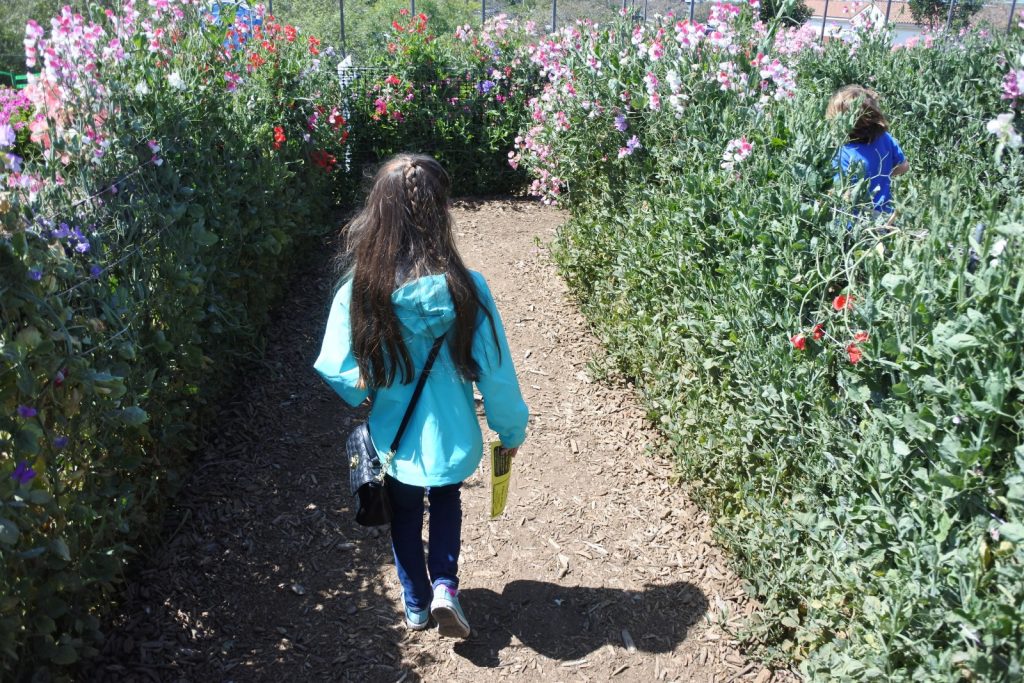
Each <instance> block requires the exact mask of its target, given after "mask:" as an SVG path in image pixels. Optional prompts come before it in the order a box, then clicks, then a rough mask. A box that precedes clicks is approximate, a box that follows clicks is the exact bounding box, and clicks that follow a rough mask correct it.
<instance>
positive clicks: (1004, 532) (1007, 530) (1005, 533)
mask: <svg viewBox="0 0 1024 683" xmlns="http://www.w3.org/2000/svg"><path fill="white" fill-rule="evenodd" d="M999 537H1000V538H1003V539H1005V540H1007V541H1010V542H1011V543H1020V542H1021V541H1024V524H1020V523H1019V522H1010V523H1008V524H1003V525H1002V526H1000V527H999Z"/></svg>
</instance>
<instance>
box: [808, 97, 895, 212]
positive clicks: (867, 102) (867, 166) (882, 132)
mask: <svg viewBox="0 0 1024 683" xmlns="http://www.w3.org/2000/svg"><path fill="white" fill-rule="evenodd" d="M854 110H855V111H859V112H860V113H859V115H858V116H857V120H856V121H855V122H854V124H853V130H851V131H850V141H849V142H847V143H846V144H845V145H843V147H842V149H840V150H839V153H838V154H836V156H835V157H834V158H833V159H832V166H833V167H834V168H836V170H837V172H836V176H835V180H836V183H839V182H841V181H842V180H843V179H844V178H845V179H847V180H848V181H850V182H857V181H859V180H865V179H866V180H867V181H868V192H869V193H870V196H871V202H872V204H873V205H874V209H875V211H876V212H877V213H879V214H892V213H893V212H894V209H893V202H892V187H891V185H892V178H893V177H895V176H899V175H903V174H904V173H906V172H907V171H909V170H910V164H909V163H908V162H907V158H906V156H905V155H904V154H903V150H902V149H900V145H899V143H898V142H896V139H895V138H894V137H893V136H892V135H890V134H889V121H888V120H887V119H886V118H885V114H883V113H882V109H881V107H879V105H878V93H877V92H875V91H874V90H871V89H870V88H865V87H863V86H860V85H847V86H844V87H842V88H840V89H839V90H837V91H836V93H835V94H834V95H832V98H831V99H830V100H829V102H828V108H827V109H826V110H825V116H826V117H827V118H830V119H832V118H835V117H836V116H840V115H842V114H845V113H847V112H849V111H854Z"/></svg>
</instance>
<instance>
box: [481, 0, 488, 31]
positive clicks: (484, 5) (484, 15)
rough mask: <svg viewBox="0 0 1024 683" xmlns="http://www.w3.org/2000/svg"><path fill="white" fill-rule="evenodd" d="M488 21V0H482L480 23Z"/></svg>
mask: <svg viewBox="0 0 1024 683" xmlns="http://www.w3.org/2000/svg"><path fill="white" fill-rule="evenodd" d="M486 23H487V0H480V25H481V26H483V25H484V24H486Z"/></svg>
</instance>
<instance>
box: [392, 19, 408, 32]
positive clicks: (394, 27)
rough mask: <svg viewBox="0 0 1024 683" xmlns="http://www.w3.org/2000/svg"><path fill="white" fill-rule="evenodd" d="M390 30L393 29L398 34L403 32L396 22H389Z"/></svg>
mask: <svg viewBox="0 0 1024 683" xmlns="http://www.w3.org/2000/svg"><path fill="white" fill-rule="evenodd" d="M391 28H393V29H395V30H396V31H398V32H399V33H402V32H403V31H405V29H404V28H402V25H401V24H399V23H398V22H397V21H392V22H391Z"/></svg>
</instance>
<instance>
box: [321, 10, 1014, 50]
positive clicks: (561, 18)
mask: <svg viewBox="0 0 1024 683" xmlns="http://www.w3.org/2000/svg"><path fill="white" fill-rule="evenodd" d="M478 1H479V12H474V13H472V14H473V16H475V19H473V16H469V15H467V17H466V19H467V21H470V20H473V21H474V22H479V23H482V22H484V21H486V20H487V19H488V18H490V17H493V16H496V15H498V14H506V15H508V16H510V17H515V18H519V19H524V20H532V21H534V22H536V24H537V27H538V29H541V30H545V31H555V30H557V29H558V28H560V27H562V26H564V25H566V24H569V23H573V22H575V21H577V20H579V19H591V20H593V21H597V22H601V23H604V22H607V21H609V20H611V19H613V18H615V17H616V16H617V15H618V14H619V13H620V12H621V11H626V12H627V13H629V14H630V15H631V16H632V17H633V18H634V19H635V20H637V21H646V20H647V19H649V18H653V17H654V16H656V15H665V14H668V13H669V12H672V13H673V14H674V15H675V16H677V17H681V18H689V19H693V20H698V21H703V20H705V19H707V17H708V14H709V12H710V10H711V7H712V6H713V4H714V2H713V1H711V0H538V1H536V2H529V1H528V0H527V1H524V0H478ZM805 1H806V3H807V5H808V7H809V8H810V9H811V11H812V15H811V18H810V19H809V20H808V23H810V24H811V25H814V26H819V25H820V27H821V35H822V37H824V36H825V32H826V28H827V27H828V26H830V25H836V26H838V27H839V28H842V27H843V26H844V25H848V24H849V22H850V20H851V18H852V16H853V15H854V14H857V13H860V12H862V11H870V12H874V13H875V14H876V16H877V17H878V18H880V19H881V20H882V21H884V22H885V23H887V24H890V25H891V26H892V27H893V28H894V30H895V33H896V36H897V42H901V41H903V40H906V39H907V38H909V37H912V36H913V35H916V34H920V33H924V32H927V31H946V30H949V29H950V28H956V27H957V15H958V10H959V8H960V7H962V6H963V5H964V2H965V0H947V3H948V9H946V10H945V15H946V16H945V20H944V21H943V20H942V17H941V16H940V17H939V20H938V21H937V22H936V23H933V25H932V26H928V27H922V26H918V25H917V24H915V23H914V22H913V18H912V16H911V13H910V5H909V2H908V1H907V0H873V1H872V2H855V1H854V0H805ZM967 1H970V2H972V4H973V0H967ZM408 2H409V11H410V13H411V14H416V12H417V11H418V9H417V0H408ZM337 3H338V29H339V38H340V46H341V49H342V52H343V53H344V52H345V51H346V48H347V47H348V46H347V45H346V26H345V13H346V11H348V12H350V13H352V12H359V11H360V10H361V9H364V8H365V4H366V2H365V0H337ZM423 4H424V2H423V0H421V2H420V5H421V7H420V9H422V6H423ZM1021 9H1024V0H996V1H994V2H987V3H985V4H983V5H982V7H981V9H980V10H979V11H978V12H977V13H976V14H974V15H973V16H972V17H971V19H970V23H971V24H972V25H987V26H991V27H992V28H994V29H999V30H1007V31H1008V30H1010V29H1011V28H1012V27H1013V25H1014V24H1015V22H1019V21H1021V19H1020V17H1019V16H1017V15H1018V13H1019V12H1018V11H1019V10H1021Z"/></svg>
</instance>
